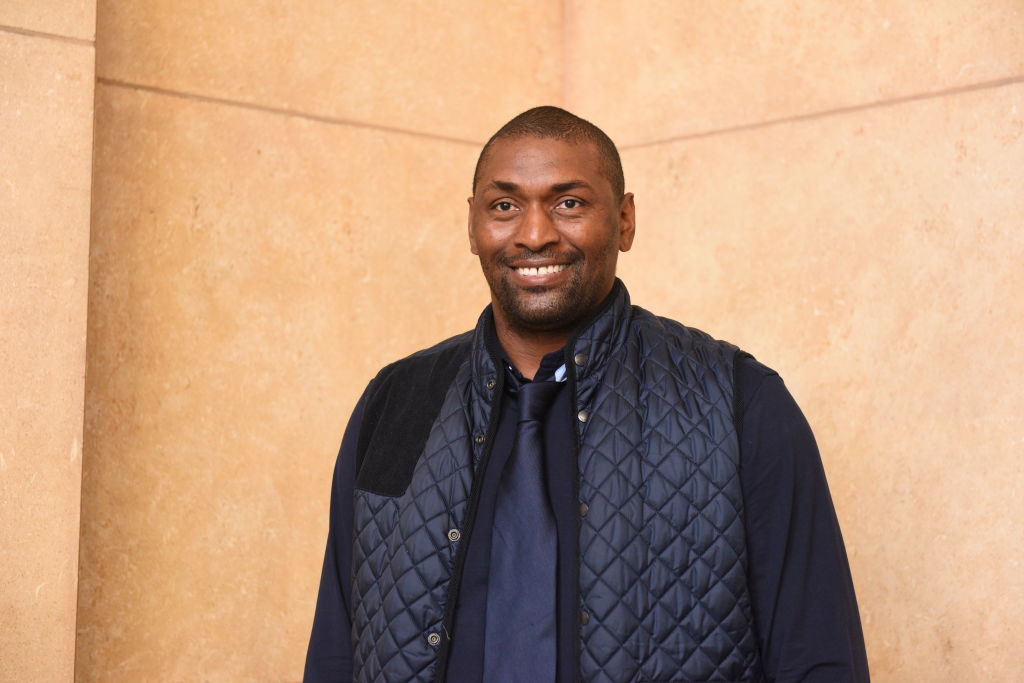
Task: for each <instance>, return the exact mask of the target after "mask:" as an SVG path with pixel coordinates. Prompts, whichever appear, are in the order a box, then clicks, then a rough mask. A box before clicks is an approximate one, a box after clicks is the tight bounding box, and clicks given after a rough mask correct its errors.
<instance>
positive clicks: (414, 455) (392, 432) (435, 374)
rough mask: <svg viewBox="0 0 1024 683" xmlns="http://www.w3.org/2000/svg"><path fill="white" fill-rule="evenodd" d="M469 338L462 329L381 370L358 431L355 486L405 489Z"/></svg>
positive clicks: (391, 491)
mask: <svg viewBox="0 0 1024 683" xmlns="http://www.w3.org/2000/svg"><path fill="white" fill-rule="evenodd" d="M471 342H472V332H466V333H463V334H460V335H459V336H457V337H452V338H451V339H448V340H446V341H443V342H441V343H440V344H438V345H437V346H434V347H431V348H429V349H426V350H424V351H420V352H418V353H415V354H413V355H411V356H409V357H408V358H404V359H402V360H400V361H397V362H395V363H392V364H391V365H389V366H387V367H385V368H384V369H383V370H381V371H380V373H379V374H378V375H377V377H376V379H374V381H373V383H372V386H371V388H370V391H369V393H368V395H367V399H366V408H365V413H364V417H363V424H362V426H361V428H360V430H359V442H358V445H357V448H358V454H357V460H356V468H357V469H356V472H357V474H356V488H358V489H362V490H364V491H369V492H371V493H377V494H380V495H384V496H400V495H402V494H403V493H405V490H406V489H407V488H408V487H409V483H410V482H411V481H412V474H413V470H414V469H415V468H416V463H417V462H418V461H419V459H420V455H421V454H422V453H423V447H424V445H425V444H426V441H427V437H428V436H429V435H430V430H431V428H432V427H433V424H434V420H435V419H436V418H437V414H438V412H439V411H440V410H441V403H442V401H444V397H445V394H446V393H447V392H448V388H449V387H450V386H451V383H452V381H453V380H454V379H455V375H456V373H457V372H458V370H459V367H460V366H461V365H462V364H463V363H464V362H468V360H469V355H470V344H471Z"/></svg>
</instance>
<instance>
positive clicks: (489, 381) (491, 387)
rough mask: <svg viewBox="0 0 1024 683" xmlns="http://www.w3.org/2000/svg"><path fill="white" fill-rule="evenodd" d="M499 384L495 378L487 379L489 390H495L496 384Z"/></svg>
mask: <svg viewBox="0 0 1024 683" xmlns="http://www.w3.org/2000/svg"><path fill="white" fill-rule="evenodd" d="M495 384H497V382H495V381H494V380H493V379H489V380H487V390H488V391H494V385H495Z"/></svg>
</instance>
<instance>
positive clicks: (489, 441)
mask: <svg viewBox="0 0 1024 683" xmlns="http://www.w3.org/2000/svg"><path fill="white" fill-rule="evenodd" d="M635 227H636V226H635V211H634V204H633V195H632V194H630V193H626V192H624V181H623V175H622V166H621V163H620V161H619V155H618V152H617V151H616V149H615V145H614V144H613V143H612V141H611V140H610V139H609V138H608V137H607V136H606V135H605V134H604V133H603V132H602V131H601V130H600V129H598V128H597V127H595V126H594V125H592V124H591V123H589V122H587V121H584V120H583V119H580V118H578V117H576V116H574V115H572V114H570V113H569V112H566V111H564V110H562V109H558V108H556V107H538V108H536V109H531V110H529V111H527V112H524V113H523V114H520V115H519V116H517V117H516V118H514V119H513V120H512V121H510V122H509V123H507V124H506V125H505V126H504V127H502V128H501V129H500V130H499V131H498V132H497V133H496V134H495V135H494V136H493V137H492V138H491V139H490V141H488V143H487V144H486V145H485V146H484V148H483V151H482V152H481V154H480V158H479V161H478V162H477V168H476V172H475V174H474V177H473V196H472V197H470V198H469V244H470V249H471V251H472V252H473V253H474V254H476V255H477V256H478V257H479V258H480V264H481V267H482V269H483V273H484V277H485V278H486V280H487V283H488V285H489V287H490V290H491V305H490V306H488V307H487V309H485V310H484V312H483V314H482V315H481V316H480V319H479V321H478V323H477V326H476V328H475V329H474V330H472V331H470V332H466V333H464V334H462V335H459V336H457V337H453V338H452V339H449V340H446V341H444V342H441V343H440V344H438V345H437V346H434V347H432V348H430V349H426V350H424V351H420V352H419V353H416V354H414V355H412V356H410V357H408V358H405V359H403V360H400V361H398V362H396V363H393V364H391V365H389V366H387V367H386V368H384V369H383V370H381V372H380V373H379V374H378V375H377V377H376V378H374V380H373V381H372V382H371V383H370V385H369V386H368V387H367V389H366V391H365V392H364V394H363V396H362V398H361V399H360V401H359V403H358V405H357V406H356V409H355V411H354V413H353V415H352V418H351V419H350V421H349V426H348V429H347V430H346V433H345V437H344V440H343V442H342V447H341V452H340V454H339V456H338V461H337V465H336V468H335V476H334V484H333V489H332V497H331V512H330V514H331V517H330V532H329V535H328V540H327V551H326V555H325V559H324V568H323V574H322V578H321V584H320V594H319V598H318V601H317V610H316V616H315V618H314V623H313V632H312V636H311V638H310V644H309V651H308V654H307V659H306V680H307V681H348V680H358V681H381V682H385V681H386V682H391V683H394V682H398V681H414V680H415V681H454V682H462V681H489V682H490V681H494V682H506V681H507V682H510V683H511V682H515V681H529V682H531V683H532V682H540V681H560V682H568V681H576V680H583V681H670V680H671V681H766V680H767V681H829V682H833V681H865V680H867V679H868V673H867V663H866V658H865V654H864V643H863V636H862V634H861V628H860V621H859V617H858V613H857V605H856V600H855V598H854V592H853V585H852V581H851V579H850V573H849V568H848V565H847V560H846V555H845V551H844V549H843V543H842V538H841V536H840V532H839V527H838V524H837V521H836V518H835V513H834V510H833V507H832V502H831V499H830V497H829V492H828V487H827V484H826V482H825V478H824V473H823V471H822V467H821V461H820V458H819V456H818V452H817V448H816V446H815V443H814V437H813V436H812V434H811V432H810V429H809V427H808V426H807V423H806V421H805V420H804V418H803V415H802V414H801V413H800V410H799V408H798V407H797V406H796V404H795V403H794V402H793V399H792V397H791V396H790V395H789V393H788V392H787V391H786V388H785V386H784V385H783V383H782V380H781V379H780V378H779V376H778V375H777V374H776V373H775V372H773V371H772V370H770V369H768V368H767V367H765V366H763V365H761V364H760V363H758V362H757V361H755V360H754V359H753V357H752V356H750V355H749V354H747V353H744V352H743V351H740V350H739V349H737V348H736V347H735V346H732V345H731V344H728V343H726V342H721V341H716V340H714V339H713V338H712V337H710V336H708V335H706V334H704V333H703V332H700V331H698V330H695V329H693V328H689V327H685V326H683V325H681V324H680V323H677V322H675V321H672V320H668V319H666V318H661V317H658V316H655V315H653V314H651V313H649V312H647V311H646V310H644V309H642V308H639V307H636V306H632V305H631V304H630V300H629V296H628V294H627V292H626V288H625V286H624V285H623V284H622V282H621V281H619V280H617V279H616V277H615V267H616V262H617V258H618V254H619V252H625V251H628V250H629V248H630V246H631V245H632V242H633V236H634V230H635ZM671 276H672V274H671V273H665V277H671Z"/></svg>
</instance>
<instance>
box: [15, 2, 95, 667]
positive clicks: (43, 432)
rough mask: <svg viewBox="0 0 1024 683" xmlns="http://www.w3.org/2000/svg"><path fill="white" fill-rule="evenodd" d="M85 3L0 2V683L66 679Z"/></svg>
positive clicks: (83, 192)
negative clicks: (0, 568)
mask: <svg viewBox="0 0 1024 683" xmlns="http://www.w3.org/2000/svg"><path fill="white" fill-rule="evenodd" d="M93 10H94V4H93V3H91V2H85V1H83V2H79V3H75V7H73V8H70V7H61V6H60V3H56V2H24V3H22V2H5V3H2V4H0V567H2V570H0V681H39V682H41V683H42V682H48V681H68V680H70V679H71V676H72V672H73V670H74V656H75V601H76V594H77V570H78V509H79V494H80V484H81V463H82V400H83V396H84V376H85V329H86V328H85V312H86V294H87V281H88V268H89V252H88V248H89V183H90V164H91V158H92V154H91V149H92V105H93V101H92V97H93V65H94V52H93V44H92V37H93V28H94V14H93Z"/></svg>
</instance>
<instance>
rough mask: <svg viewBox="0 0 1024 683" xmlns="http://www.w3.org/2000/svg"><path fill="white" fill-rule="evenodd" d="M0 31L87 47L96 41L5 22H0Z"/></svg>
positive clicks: (94, 44) (93, 44) (93, 45)
mask: <svg viewBox="0 0 1024 683" xmlns="http://www.w3.org/2000/svg"><path fill="white" fill-rule="evenodd" d="M0 32H3V33H13V34H15V35H19V36H28V37H30V38H46V39H47V40H56V41H59V42H62V43H73V44H75V45H86V46H88V47H96V41H94V40H89V39H88V38H74V37H72V36H62V35H61V34H59V33H47V32H46V31H33V30H32V29H30V28H19V27H17V26H7V25H6V24H0Z"/></svg>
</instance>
